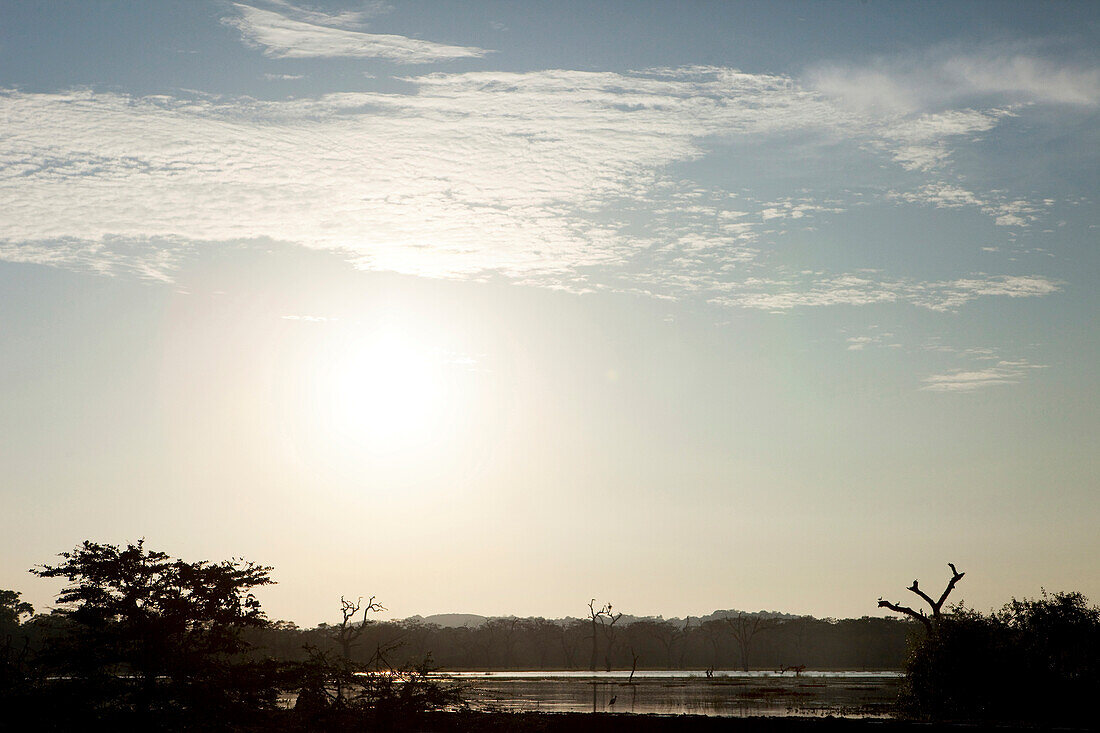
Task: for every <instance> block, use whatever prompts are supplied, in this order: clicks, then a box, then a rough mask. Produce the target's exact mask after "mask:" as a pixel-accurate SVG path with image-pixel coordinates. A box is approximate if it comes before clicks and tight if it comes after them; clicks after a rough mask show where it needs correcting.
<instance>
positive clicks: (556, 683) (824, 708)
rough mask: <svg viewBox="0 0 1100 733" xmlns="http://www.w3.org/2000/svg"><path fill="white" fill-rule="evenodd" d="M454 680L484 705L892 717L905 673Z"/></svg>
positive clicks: (477, 675)
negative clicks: (892, 708) (890, 714)
mask: <svg viewBox="0 0 1100 733" xmlns="http://www.w3.org/2000/svg"><path fill="white" fill-rule="evenodd" d="M447 676H449V677H450V678H451V679H453V680H455V681H456V682H457V683H459V684H460V685H462V687H463V688H464V690H465V692H464V697H465V699H466V700H467V701H468V702H469V704H470V706H471V707H472V708H474V709H478V710H506V711H520V710H537V711H544V712H584V711H588V712H628V713H629V712H633V713H657V714H694V715H720V716H755V715H768V716H786V715H800V716H801V715H834V716H842V717H886V716H888V715H889V713H890V709H891V706H892V704H893V702H894V700H896V699H897V694H898V687H899V684H900V681H901V677H902V675H901V673H898V672H831V671H830V672H821V671H812V672H811V671H807V672H803V673H802V674H801V675H799V676H795V675H794V674H793V673H790V672H788V673H786V674H779V673H777V672H767V671H753V672H716V673H715V674H714V676H713V677H709V678H708V677H706V676H705V675H704V674H701V673H699V672H689V671H680V670H676V671H659V670H650V671H644V672H636V673H635V674H634V678H633V680H630V673H629V672H610V673H608V672H603V673H596V674H593V673H591V672H577V671H568V672H542V671H538V672H534V671H532V672H459V673H450V674H448V675H447Z"/></svg>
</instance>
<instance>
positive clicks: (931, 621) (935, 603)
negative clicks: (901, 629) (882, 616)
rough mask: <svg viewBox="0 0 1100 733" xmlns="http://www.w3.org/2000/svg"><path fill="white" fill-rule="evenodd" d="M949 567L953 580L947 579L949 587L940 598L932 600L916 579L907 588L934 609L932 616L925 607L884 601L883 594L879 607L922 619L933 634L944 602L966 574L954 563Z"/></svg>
mask: <svg viewBox="0 0 1100 733" xmlns="http://www.w3.org/2000/svg"><path fill="white" fill-rule="evenodd" d="M947 567H949V568H951V580H949V581H947V587H946V588H944V589H943V593H941V594H940V597H939V599H937V600H932V597H931V596H929V595H928V594H927V593H925V592H924V591H922V590H921V589H920V586H919V585H918V583H917V581H916V580H914V581H913V584H912V585H911V586H909V587H908V588H907V589H906V590H909V591H912V592H913V593H916V594H917V595H918V596H920V597H921V598H922V599H924V602H925V603H927V604H928V605H929V606H930V607H931V609H932V618H929V617H928V616H927V615H926V614H925V613H924V609H923V608H922V609H921V610H919V611H917V610H915V609H913V608H910V607H909V606H903V605H901V604H900V603H891V602H890V601H884V600H883V599H882V597H881V596H879V599H878V606H879V608H889V609H890V610H891V611H893V612H894V613H904V614H905V615H906V616H911V617H913V618H915V619H916V620H917V621H920V622H921V623H922V624H924V628H925V630H927V631H928V633H930V634H931V633H932V632H933V630H935V627H936V624H938V623H939V621H940V617H941V616H942V615H943V614H942V609H943V604H944V602H945V601H946V600H947V596H949V595H951V591H953V590H954V589H955V584H956V583H958V582H959V581H960V580H962V577H963V576H964V575H966V573H960V572H959V571H958V570H956V569H955V564H954V563H950V562H949V563H947Z"/></svg>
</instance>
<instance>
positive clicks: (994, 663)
mask: <svg viewBox="0 0 1100 733" xmlns="http://www.w3.org/2000/svg"><path fill="white" fill-rule="evenodd" d="M1098 699H1100V608H1097V607H1095V606H1089V605H1088V602H1087V600H1086V599H1085V597H1084V596H1083V595H1081V594H1080V593H1055V594H1053V595H1047V594H1046V593H1044V594H1043V597H1042V598H1040V599H1037V600H1023V601H1017V600H1015V599H1013V600H1012V601H1011V602H1010V603H1008V604H1006V605H1005V606H1004V608H1003V609H1002V610H1001V611H1000V612H997V613H992V614H989V615H985V614H982V613H979V612H977V611H974V610H972V609H966V608H962V607H955V608H953V609H952V610H951V612H950V613H944V614H941V615H940V616H939V618H938V621H937V622H936V624H935V625H934V631H933V632H932V633H928V634H925V635H923V637H922V638H921V639H920V640H919V641H918V642H917V643H916V644H915V646H914V648H913V651H912V654H911V656H910V660H909V664H908V668H907V673H906V694H905V697H904V703H905V704H906V706H907V707H908V708H909V709H910V711H911V712H913V713H916V714H918V715H922V716H927V717H930V718H933V719H954V720H971V721H992V720H998V721H1027V722H1032V723H1042V724H1043V725H1044V726H1047V725H1056V724H1057V725H1071V726H1081V727H1091V726H1093V725H1095V701H1096V700H1098Z"/></svg>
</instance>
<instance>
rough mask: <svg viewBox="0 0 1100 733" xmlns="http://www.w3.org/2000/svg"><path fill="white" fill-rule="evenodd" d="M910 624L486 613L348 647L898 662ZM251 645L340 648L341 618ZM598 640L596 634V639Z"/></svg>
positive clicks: (396, 629)
mask: <svg viewBox="0 0 1100 733" xmlns="http://www.w3.org/2000/svg"><path fill="white" fill-rule="evenodd" d="M915 628H916V624H914V623H911V622H908V621H899V620H895V619H890V618H877V617H863V618H858V619H818V618H813V617H810V616H804V617H798V618H775V617H771V616H769V615H765V614H746V613H736V614H732V615H729V616H726V617H722V618H709V619H706V620H698V619H691V618H688V619H685V620H683V621H680V620H676V621H672V620H663V619H643V620H636V621H633V622H630V623H622V622H620V623H616V624H614V625H612V624H611V622H610V621H609V620H607V618H606V617H597V619H596V620H595V621H593V620H592V619H590V618H589V619H583V618H572V619H546V618H515V617H508V618H490V619H487V620H486V621H485V622H484V623H481V624H478V625H476V626H459V627H446V626H439V625H437V624H433V623H426V622H423V621H419V620H405V621H378V622H376V623H373V624H370V625H369V626H368V627H366V628H365V629H363V630H362V632H361V635H360V636H359V637H358V638H357V639H356V643H355V645H354V646H353V647H351V648H350V649H349V654H350V656H351V657H352V658H353V659H356V660H357V661H361V662H367V661H369V660H370V658H371V657H372V656H373V655H376V654H379V653H381V654H382V655H383V656H385V658H386V659H388V660H390V661H392V662H394V663H405V662H408V661H411V660H415V659H421V658H423V657H424V656H425V655H426V654H428V653H431V655H432V658H433V659H434V660H435V663H436V664H437V665H438V666H439V667H440V668H441V669H447V670H488V671H502V670H578V671H583V670H593V669H594V670H599V671H610V670H620V671H622V670H631V669H639V670H642V669H649V670H659V669H668V670H698V671H699V672H700V673H702V672H704V671H705V670H711V671H714V670H719V671H721V670H748V669H754V670H780V669H784V668H796V667H800V666H801V667H803V668H806V669H847V670H901V669H902V668H903V667H904V665H905V659H906V653H907V638H908V636H909V635H910V634H911V633H912V632H913V631H914V629H915ZM245 636H246V638H248V639H249V640H250V641H251V643H252V646H253V648H254V649H255V650H257V651H259V650H264V651H265V652H266V653H269V654H272V655H274V656H276V657H277V658H280V659H298V658H301V656H302V654H303V652H302V649H303V648H305V647H316V648H319V649H325V650H328V651H330V652H333V653H336V652H339V651H341V641H340V639H341V627H340V625H339V623H335V624H332V625H329V624H322V625H320V626H318V627H316V628H299V627H298V626H296V625H295V624H293V623H287V622H276V623H273V624H271V625H269V626H267V627H265V628H262V629H250V630H248V631H247V632H246V635H245ZM593 640H594V641H593Z"/></svg>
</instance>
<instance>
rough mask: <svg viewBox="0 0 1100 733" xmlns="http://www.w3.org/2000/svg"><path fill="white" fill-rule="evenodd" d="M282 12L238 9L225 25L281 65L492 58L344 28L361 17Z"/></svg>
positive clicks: (471, 49)
mask: <svg viewBox="0 0 1100 733" xmlns="http://www.w3.org/2000/svg"><path fill="white" fill-rule="evenodd" d="M278 7H280V9H282V10H283V11H284V12H282V13H280V12H275V11H273V10H265V9H263V8H258V7H253V6H251V5H244V4H242V3H234V4H233V8H234V10H235V14H234V15H232V16H229V17H227V18H225V19H223V22H224V23H226V24H227V25H230V26H233V27H234V28H236V29H237V30H238V31H240V33H241V37H242V38H243V39H244V41H245V42H246V43H248V44H250V45H252V46H256V47H258V48H262V49H263V52H264V55H265V56H269V57H271V58H278V59H302V58H333V57H354V58H375V59H383V60H385V61H392V62H394V63H398V64H425V63H432V62H436V61H449V60H452V59H461V58H478V57H481V56H484V55H485V54H487V53H489V51H486V50H485V49H481V48H475V47H473V46H449V45H445V44H442V43H433V42H431V41H422V40H419V39H416V38H409V37H407V36H398V35H388V34H378V33H366V32H363V31H359V30H350V29H348V28H347V27H340V26H346V25H347V24H349V23H350V22H353V21H358V20H361V18H362V15H361V14H352V15H348V14H344V15H340V16H328V15H324V14H321V13H316V12H306V11H300V10H298V9H297V8H294V7H293V6H290V5H289V4H287V3H278ZM293 11H296V12H297V14H299V15H302V16H303V19H297V18H292V17H289V15H288V12H293Z"/></svg>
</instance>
